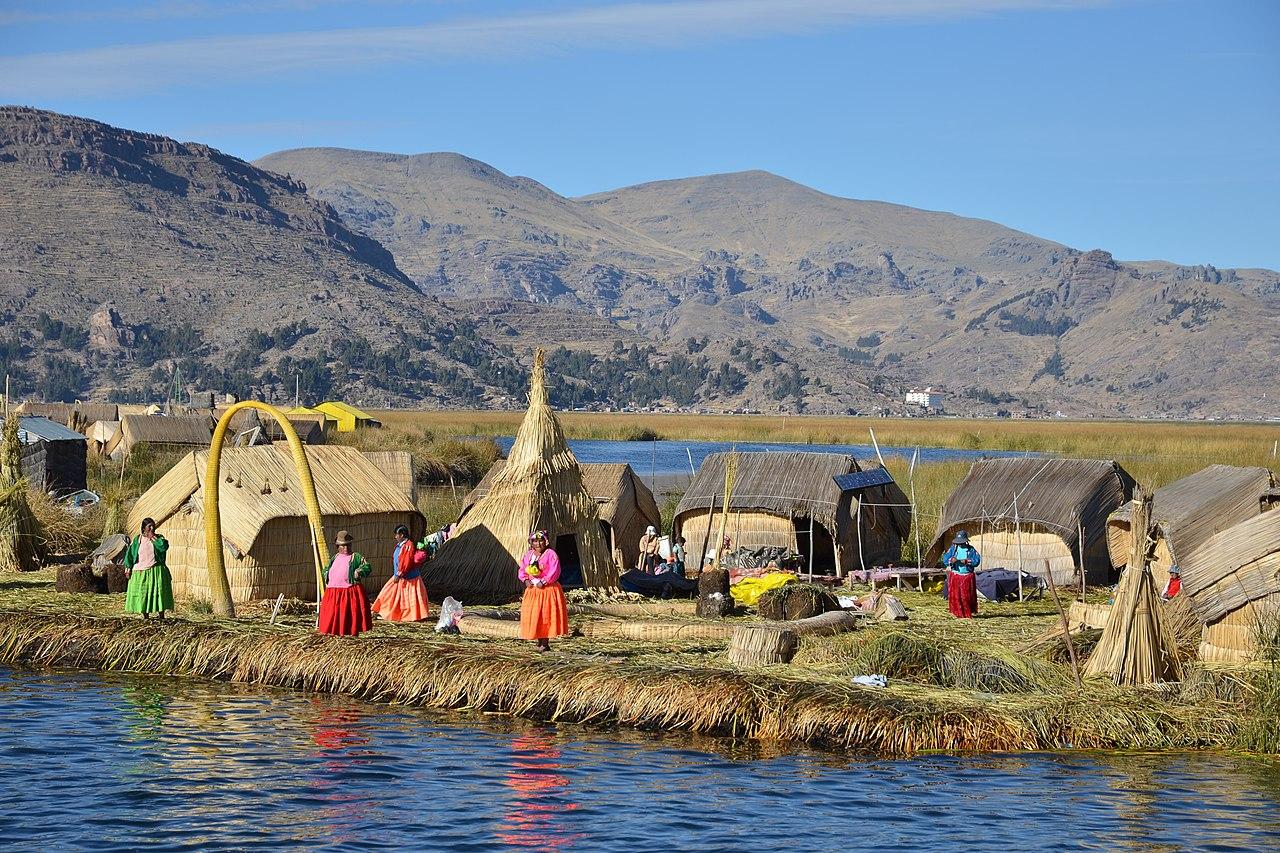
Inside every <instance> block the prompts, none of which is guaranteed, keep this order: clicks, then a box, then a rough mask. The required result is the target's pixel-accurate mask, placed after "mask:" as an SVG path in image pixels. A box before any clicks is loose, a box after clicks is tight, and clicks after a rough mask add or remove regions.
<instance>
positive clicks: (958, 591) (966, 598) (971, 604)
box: [947, 571, 978, 619]
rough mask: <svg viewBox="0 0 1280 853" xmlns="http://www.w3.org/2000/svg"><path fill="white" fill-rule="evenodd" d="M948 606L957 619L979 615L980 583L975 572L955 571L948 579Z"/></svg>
mask: <svg viewBox="0 0 1280 853" xmlns="http://www.w3.org/2000/svg"><path fill="white" fill-rule="evenodd" d="M947 606H948V608H949V609H950V610H951V615H952V616H954V617H956V618H957V619H970V618H972V617H974V616H976V615H977V613H978V583H977V578H975V577H974V574H973V572H959V571H953V572H951V575H950V576H949V577H948V578H947Z"/></svg>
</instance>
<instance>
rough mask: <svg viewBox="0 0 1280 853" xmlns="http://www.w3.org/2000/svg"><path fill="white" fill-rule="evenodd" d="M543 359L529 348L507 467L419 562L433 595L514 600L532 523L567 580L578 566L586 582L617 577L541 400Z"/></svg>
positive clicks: (573, 462) (596, 518) (592, 505)
mask: <svg viewBox="0 0 1280 853" xmlns="http://www.w3.org/2000/svg"><path fill="white" fill-rule="evenodd" d="M545 359H546V356H545V353H543V351H542V350H538V351H537V353H535V355H534V360H533V371H532V375H531V377H530V387H529V411H528V412H527V413H526V414H525V417H524V421H523V422H522V423H521V424H520V429H519V431H518V432H517V433H516V439H515V443H514V444H512V446H511V452H510V453H509V454H508V455H507V464H506V467H505V468H503V470H502V472H501V473H500V474H499V475H498V476H496V477H495V478H494V480H493V484H492V487H491V488H490V490H489V492H488V494H486V495H485V496H484V497H483V498H481V499H480V500H479V501H477V502H476V504H475V505H474V506H472V507H471V509H470V510H469V511H468V512H467V513H466V514H465V515H464V516H463V517H462V518H461V519H460V520H459V522H458V527H457V529H456V530H455V532H454V535H453V536H452V537H450V539H449V541H447V542H445V544H444V547H443V548H441V549H440V553H439V554H438V555H437V556H436V558H435V559H434V560H432V561H431V562H430V563H429V564H428V565H427V567H426V570H425V572H424V577H425V579H426V584H427V588H428V589H430V590H431V592H432V595H452V596H454V597H455V598H457V599H459V600H460V601H462V602H463V603H473V602H477V601H510V600H513V599H515V598H516V597H518V596H519V595H520V592H521V584H520V581H519V579H518V578H517V577H516V568H517V565H518V561H519V560H520V558H521V557H522V556H523V555H524V553H525V551H526V550H528V547H529V534H530V533H531V532H532V531H534V530H546V531H547V535H548V537H549V538H550V540H551V545H552V547H553V548H555V550H556V553H557V554H558V555H559V556H560V561H561V567H562V573H563V575H564V577H565V578H566V580H567V579H570V578H572V576H573V574H574V570H575V568H577V569H580V571H581V577H582V581H583V583H584V584H585V585H586V586H592V587H601V586H614V585H615V584H616V582H617V577H618V569H619V567H618V566H617V564H615V563H614V562H613V560H612V559H611V558H610V554H609V548H608V545H607V544H606V543H605V539H604V535H603V530H602V528H601V526H600V515H599V512H598V511H597V509H596V502H595V499H594V498H592V497H591V494H590V493H589V492H588V491H587V490H586V488H585V487H584V486H583V477H582V468H581V467H580V466H579V465H578V460H577V459H576V458H574V455H573V452H572V451H571V450H570V449H569V445H568V443H567V442H566V441H565V437H564V431H563V430H562V429H561V427H560V422H559V420H558V419H557V418H556V416H555V413H554V412H553V411H552V410H551V406H550V405H549V404H548V402H547V384H546V383H547V379H546V366H545ZM574 552H576V554H575V553H574ZM575 563H576V564H577V565H576V566H575Z"/></svg>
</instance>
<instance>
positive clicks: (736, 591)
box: [729, 572, 796, 607]
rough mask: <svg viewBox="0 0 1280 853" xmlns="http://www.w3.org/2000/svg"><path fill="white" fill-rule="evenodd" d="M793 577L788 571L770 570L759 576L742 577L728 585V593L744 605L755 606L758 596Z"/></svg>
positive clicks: (789, 580) (791, 579) (794, 577)
mask: <svg viewBox="0 0 1280 853" xmlns="http://www.w3.org/2000/svg"><path fill="white" fill-rule="evenodd" d="M795 579H796V576H795V575H793V574H791V573H790V572H770V573H769V574H767V575H765V576H764V577H760V578H743V579H742V580H740V581H738V582H737V583H735V584H734V585H733V586H731V587H729V594H730V595H731V596H733V600H734V601H736V602H738V603H739V604H741V605H744V606H746V607H755V606H756V603H757V602H759V601H760V596H762V595H764V594H765V593H766V592H768V591H769V590H771V589H777V588H778V587H780V586H782V585H783V584H788V583H791V582H792V581H794V580H795Z"/></svg>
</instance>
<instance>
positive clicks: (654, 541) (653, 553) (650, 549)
mask: <svg viewBox="0 0 1280 853" xmlns="http://www.w3.org/2000/svg"><path fill="white" fill-rule="evenodd" d="M659 544H660V540H659V538H658V531H657V528H655V527H654V526H653V525H652V524H650V525H649V526H648V527H647V528H645V531H644V535H643V536H641V537H640V560H639V563H638V565H637V568H638V569H640V571H642V572H649V573H650V574H652V573H653V571H654V570H655V569H656V568H657V567H658V563H660V562H661V558H660V557H659V556H658V546H659Z"/></svg>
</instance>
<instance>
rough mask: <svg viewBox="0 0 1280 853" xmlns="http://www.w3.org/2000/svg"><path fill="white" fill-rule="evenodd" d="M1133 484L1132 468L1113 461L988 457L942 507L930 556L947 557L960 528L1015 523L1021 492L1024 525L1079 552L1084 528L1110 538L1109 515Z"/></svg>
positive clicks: (1093, 536)
mask: <svg viewBox="0 0 1280 853" xmlns="http://www.w3.org/2000/svg"><path fill="white" fill-rule="evenodd" d="M1133 486H1134V481H1133V477H1131V476H1129V472H1127V471H1125V470H1124V469H1123V468H1121V467H1120V466H1119V465H1118V464H1116V463H1115V462H1113V461H1110V460H1097V459H1045V458H1039V457H1033V458H1018V459H982V460H980V461H978V462H975V463H974V464H973V467H971V468H970V469H969V473H968V474H966V475H965V478H964V479H963V480H962V481H961V482H960V485H958V486H956V488H955V490H954V491H953V492H952V493H951V496H950V497H948V498H947V500H946V502H945V503H944V504H943V505H942V515H941V517H940V518H939V519H938V528H937V532H936V533H935V535H934V540H933V544H932V545H931V546H930V547H929V554H928V558H927V559H928V560H929V561H930V562H936V561H937V560H938V559H939V558H940V557H941V554H942V552H943V550H945V548H946V545H947V540H948V538H949V536H950V534H951V533H952V531H954V530H955V529H957V528H966V529H968V531H969V532H970V533H973V532H975V530H979V529H982V528H984V527H1004V526H1011V525H1012V524H1013V522H1014V498H1015V496H1016V498H1017V514H1018V520H1019V521H1020V522H1021V523H1022V524H1024V525H1026V526H1027V528H1028V529H1030V528H1036V529H1041V530H1045V531H1047V532H1051V533H1054V534H1056V535H1058V536H1060V537H1062V539H1063V540H1064V541H1065V542H1066V543H1067V545H1068V546H1069V547H1070V548H1071V549H1073V550H1075V549H1076V548H1077V546H1078V545H1079V540H1080V536H1079V533H1078V531H1079V529H1080V528H1081V527H1083V528H1084V530H1085V535H1086V538H1087V539H1089V540H1090V541H1093V540H1095V539H1097V538H1099V537H1101V538H1105V534H1106V531H1105V527H1106V521H1107V517H1108V516H1110V515H1111V513H1113V512H1114V511H1115V510H1116V509H1117V508H1118V507H1119V506H1120V505H1121V504H1123V503H1124V502H1126V501H1128V500H1129V498H1130V497H1131V496H1132V494H1133ZM1104 547H1105V545H1104Z"/></svg>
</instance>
